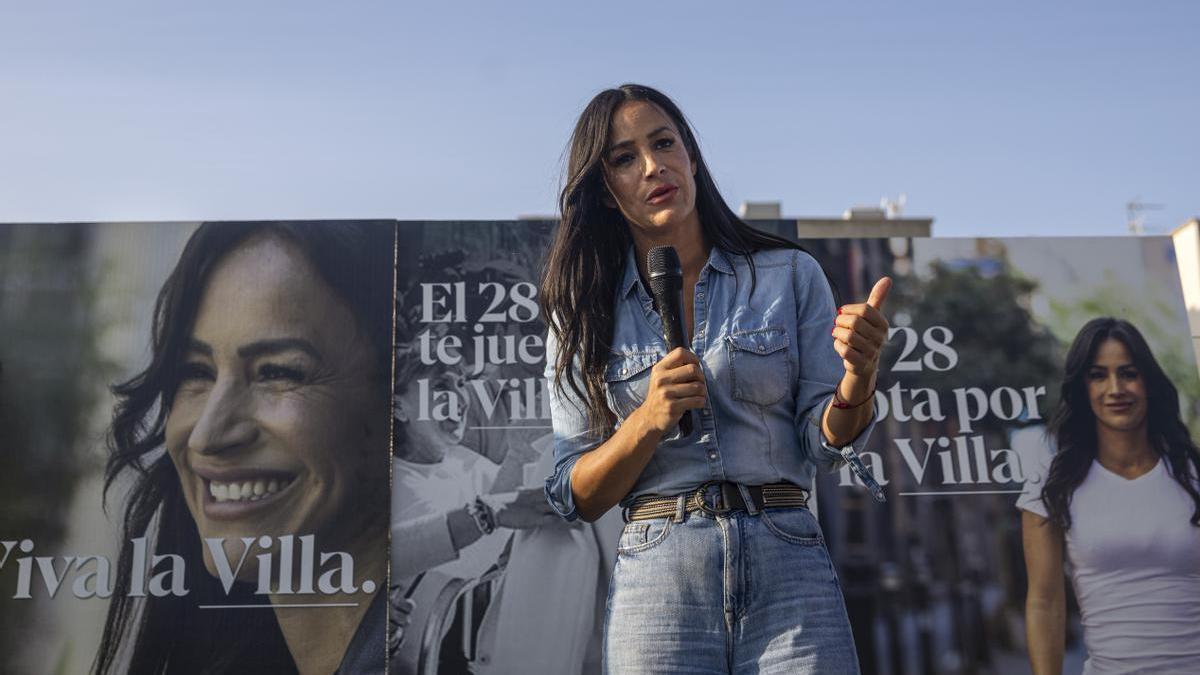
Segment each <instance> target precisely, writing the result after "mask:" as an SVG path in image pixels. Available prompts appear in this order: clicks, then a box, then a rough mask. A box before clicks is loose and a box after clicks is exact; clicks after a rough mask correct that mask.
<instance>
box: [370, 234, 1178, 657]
mask: <svg viewBox="0 0 1200 675" xmlns="http://www.w3.org/2000/svg"><path fill="white" fill-rule="evenodd" d="M760 226H765V227H767V228H768V229H770V230H772V231H774V232H776V233H782V234H785V235H786V234H788V223H787V222H786V221H772V222H769V223H763V224H760ZM553 227H554V223H553V222H552V221H497V222H401V223H400V224H399V226H398V233H399V234H398V239H399V241H400V242H401V245H400V250H399V256H398V289H399V290H398V293H397V314H396V316H397V323H396V363H397V371H396V380H395V384H396V392H395V409H394V414H395V415H396V440H395V443H394V447H393V486H392V488H393V490H392V499H393V502H392V580H391V583H392V585H391V589H390V590H391V614H390V627H389V631H390V632H389V652H390V654H391V655H392V656H391V661H390V667H391V669H392V672H397V673H422V674H429V673H461V672H475V673H511V672H555V673H598V672H600V669H601V654H600V648H601V644H600V640H601V635H602V628H603V620H604V605H605V599H606V595H607V583H608V575H609V573H610V570H611V569H612V566H613V563H614V558H615V548H616V540H617V537H618V535H619V532H620V529H621V527H622V522H621V518H620V515H619V513H617V511H618V510H617V509H614V510H613V511H611V512H610V513H608V514H607V515H606V516H604V517H603V518H601V519H600V520H599V521H597V522H595V523H583V522H574V523H565V522H562V521H559V520H555V519H554V518H553V517H551V518H544V517H539V515H538V513H539V512H538V507H537V503H536V502H537V500H538V498H539V495H540V492H541V489H542V485H543V481H544V479H545V478H546V477H547V476H548V475H549V474H550V473H551V467H552V464H553V460H552V457H551V452H552V451H551V443H550V439H551V427H550V415H549V410H548V405H547V400H546V389H545V387H547V386H548V385H547V383H546V382H545V381H544V380H543V379H542V372H543V368H544V356H545V354H544V339H545V326H544V322H543V321H542V317H540V316H539V315H538V305H537V298H536V296H537V284H538V278H539V275H540V271H541V264H542V261H543V259H544V255H545V251H546V249H547V247H548V244H549V240H550V237H551V234H552V230H553ZM800 243H801V244H802V245H803V246H804V247H805V248H806V249H807V250H808V251H809V252H810V253H811V254H812V255H813V256H814V257H815V258H816V259H817V260H818V262H820V263H821V265H822V266H823V267H824V268H825V270H826V273H827V274H828V276H829V278H830V280H831V282H832V283H833V285H834V286H835V291H836V294H837V295H838V297H839V301H840V302H844V303H845V302H857V301H861V300H862V299H863V298H865V297H866V295H867V293H868V292H869V290H870V288H871V286H872V284H873V283H874V282H875V280H876V279H878V278H879V277H880V276H883V275H889V276H891V277H892V278H893V279H894V281H895V286H894V288H893V291H892V293H891V296H890V298H889V300H888V303H887V307H886V310H885V313H886V314H887V316H888V318H889V320H890V322H891V336H890V341H889V345H888V347H887V350H886V352H885V354H884V357H883V361H882V364H881V374H880V378H879V383H878V391H877V393H876V410H877V418H878V423H877V426H876V428H875V430H874V432H873V433H872V435H871V438H870V441H869V443H868V445H867V447H866V449H865V452H864V453H863V455H862V456H863V460H864V463H865V464H866V466H867V467H869V468H870V469H871V471H872V473H873V474H874V476H875V477H876V478H877V479H878V481H879V483H880V484H881V485H882V486H883V489H884V492H885V494H886V496H887V501H886V502H885V503H882V504H880V503H876V502H875V501H874V500H872V499H871V497H870V495H869V493H868V492H867V491H866V490H865V489H864V488H863V487H862V486H861V485H860V483H859V482H858V479H857V478H856V477H855V476H854V475H853V474H852V473H851V472H850V471H849V470H848V469H844V470H841V471H837V472H834V473H831V474H827V475H824V476H822V477H820V479H819V481H818V486H817V488H818V489H817V497H818V500H817V502H818V503H817V506H818V507H819V508H818V514H819V517H820V520H821V523H822V528H823V530H824V535H825V540H826V543H827V546H828V548H829V550H830V553H831V556H832V559H833V562H834V564H835V566H836V569H837V573H838V577H839V579H840V583H841V586H842V590H843V593H844V595H845V598H846V604H847V611H848V613H849V616H850V619H851V623H852V626H853V630H854V634H855V642H856V647H857V650H858V656H859V660H860V663H861V666H862V670H863V672H871V673H1023V672H1028V671H1029V665H1028V658H1027V655H1026V645H1025V632H1024V630H1025V617H1024V601H1025V593H1026V589H1027V580H1026V579H1027V573H1026V570H1025V564H1024V560H1023V550H1022V537H1021V511H1020V510H1019V509H1018V508H1017V507H1016V503H1017V500H1018V498H1019V497H1020V496H1021V494H1022V492H1024V491H1025V490H1026V481H1027V479H1029V478H1030V476H1033V475H1035V474H1037V472H1038V470H1039V467H1044V464H1045V462H1046V461H1047V458H1048V457H1050V456H1051V454H1052V453H1053V452H1054V448H1053V445H1052V443H1050V441H1049V440H1048V437H1047V434H1046V425H1047V420H1048V419H1049V417H1050V416H1051V415H1052V414H1053V411H1054V410H1055V406H1056V405H1057V404H1058V397H1059V390H1060V389H1061V385H1062V378H1063V368H1064V358H1065V356H1066V351H1067V348H1068V346H1069V345H1070V344H1071V342H1072V340H1073V339H1074V337H1075V335H1076V333H1077V332H1078V331H1079V330H1080V328H1081V327H1082V326H1084V325H1085V324H1086V323H1087V322H1088V321H1089V320H1091V319H1094V318H1097V317H1102V316H1115V317H1119V318H1122V319H1125V320H1128V321H1129V322H1131V323H1132V324H1134V325H1135V326H1136V327H1137V328H1138V329H1140V331H1141V332H1142V333H1143V334H1144V335H1145V338H1146V341H1147V343H1148V344H1149V346H1150V349H1151V351H1152V352H1153V354H1154V357H1155V358H1156V359H1157V362H1158V363H1159V364H1160V365H1161V366H1162V368H1163V370H1164V372H1165V373H1166V374H1167V376H1168V377H1169V378H1170V380H1171V381H1172V382H1173V383H1174V385H1175V387H1176V388H1177V389H1178V392H1179V399H1180V411H1181V412H1180V415H1181V418H1182V419H1183V421H1184V422H1185V423H1186V425H1187V426H1188V428H1189V429H1190V432H1191V434H1192V435H1193V437H1196V434H1197V433H1198V432H1200V407H1198V406H1200V376H1198V373H1197V367H1196V363H1195V360H1194V358H1193V356H1192V350H1191V346H1190V341H1189V331H1188V328H1187V323H1186V314H1185V311H1184V305H1183V300H1182V294H1181V291H1180V285H1179V274H1178V270H1177V268H1176V266H1175V258H1174V253H1173V249H1172V246H1171V242H1170V240H1169V239H1168V238H1165V237H1123V238H1074V239H1066V238H1021V239H907V238H897V239H824V240H806V241H803V242H800ZM477 499H481V500H483V501H484V502H486V503H488V504H489V505H490V506H493V507H494V508H506V509H509V510H510V514H511V516H512V517H510V518H509V519H508V520H509V522H510V524H511V527H504V526H499V527H489V524H488V523H474V522H471V521H470V520H469V519H466V517H468V516H470V515H471V513H472V512H473V511H475V509H474V507H473V505H475V504H476V500H477ZM1130 508H1134V509H1136V508H1137V504H1136V503H1134V504H1131V505H1130ZM1146 515H1147V517H1150V516H1151V515H1152V514H1146ZM491 525H494V523H493V524H491ZM456 528H457V529H456ZM483 530H487V532H486V533H483ZM1064 583H1066V587H1067V593H1068V595H1069V598H1068V608H1067V623H1066V626H1065V634H1066V653H1065V665H1066V668H1065V669H1066V672H1080V670H1081V669H1082V667H1083V663H1084V661H1085V660H1086V659H1087V658H1088V655H1087V653H1086V648H1085V646H1084V641H1083V624H1082V622H1081V618H1080V610H1079V605H1078V603H1077V601H1076V600H1075V599H1074V597H1073V593H1072V585H1071V583H1070V580H1069V579H1068V580H1065V581H1064Z"/></svg>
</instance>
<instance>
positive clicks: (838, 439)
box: [821, 372, 875, 447]
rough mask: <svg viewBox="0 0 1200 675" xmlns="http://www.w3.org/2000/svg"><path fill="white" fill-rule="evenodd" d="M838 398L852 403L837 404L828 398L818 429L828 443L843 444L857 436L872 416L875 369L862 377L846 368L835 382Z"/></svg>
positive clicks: (873, 412)
mask: <svg viewBox="0 0 1200 675" xmlns="http://www.w3.org/2000/svg"><path fill="white" fill-rule="evenodd" d="M837 398H838V400H841V401H844V402H846V403H849V404H851V405H853V406H854V407H853V408H837V407H835V406H834V405H833V403H832V402H831V403H830V404H829V407H827V408H826V409H825V416H824V418H823V422H824V423H823V424H822V425H821V431H822V432H823V433H824V434H825V440H827V441H829V444H830V445H833V446H836V447H842V446H843V445H849V444H850V442H851V441H853V440H854V439H855V438H858V435H859V434H860V433H862V430H863V429H865V428H866V427H867V425H868V424H870V423H871V418H872V417H874V416H875V401H874V398H875V373H871V374H870V375H868V376H865V377H864V376H862V375H857V374H855V373H852V372H847V373H846V375H845V376H844V377H842V381H841V382H839V383H838V393H837ZM868 399H870V400H868Z"/></svg>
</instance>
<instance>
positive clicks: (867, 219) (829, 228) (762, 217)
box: [738, 195, 933, 239]
mask: <svg viewBox="0 0 1200 675" xmlns="http://www.w3.org/2000/svg"><path fill="white" fill-rule="evenodd" d="M904 201H905V199H904V196H903V195H901V196H900V198H899V199H898V200H896V201H892V200H889V199H887V198H884V199H881V200H880V202H879V206H854V207H851V208H849V209H846V211H845V212H844V213H843V214H842V216H841V217H840V218H837V217H798V218H785V217H784V216H783V205H782V204H781V203H780V202H742V207H741V208H740V209H739V210H738V215H740V216H741V217H742V218H744V219H746V220H752V221H754V224H755V225H758V226H761V225H762V224H763V223H764V221H771V222H774V223H778V224H779V225H782V226H784V227H786V226H787V224H789V223H790V224H792V225H793V226H794V228H795V230H794V232H793V235H794V236H795V237H796V238H798V239H838V238H842V237H845V238H852V239H873V238H892V237H930V236H933V218H905V217H904V216H903V210H904ZM771 229H774V228H771ZM786 229H791V228H786Z"/></svg>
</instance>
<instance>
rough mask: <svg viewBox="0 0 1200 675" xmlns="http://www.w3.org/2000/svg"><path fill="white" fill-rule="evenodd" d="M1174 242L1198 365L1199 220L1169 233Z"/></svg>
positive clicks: (1199, 351) (1199, 353) (1199, 321)
mask: <svg viewBox="0 0 1200 675" xmlns="http://www.w3.org/2000/svg"><path fill="white" fill-rule="evenodd" d="M1171 239H1173V240H1174V241H1175V259H1176V261H1177V263H1178V265H1179V280H1180V282H1181V283H1182V284H1183V302H1184V304H1186V305H1187V311H1188V326H1190V327H1191V330H1192V347H1194V348H1195V350H1196V363H1197V364H1200V219H1196V218H1192V219H1191V220H1189V221H1187V222H1186V223H1184V224H1183V225H1180V226H1179V227H1177V228H1175V231H1174V232H1172V233H1171Z"/></svg>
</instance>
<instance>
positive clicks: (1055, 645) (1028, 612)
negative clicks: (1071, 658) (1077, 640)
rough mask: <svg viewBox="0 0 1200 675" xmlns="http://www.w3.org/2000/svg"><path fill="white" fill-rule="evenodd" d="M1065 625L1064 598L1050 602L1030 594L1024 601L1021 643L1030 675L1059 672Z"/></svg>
mask: <svg viewBox="0 0 1200 675" xmlns="http://www.w3.org/2000/svg"><path fill="white" fill-rule="evenodd" d="M1066 625H1067V611H1066V598H1065V597H1063V595H1062V594H1059V595H1058V597H1050V598H1039V597H1035V596H1033V595H1032V594H1031V595H1029V596H1028V597H1026V599H1025V641H1026V644H1027V645H1028V648H1029V663H1030V665H1032V666H1033V674H1034V675H1050V674H1051V673H1053V675H1058V674H1059V673H1061V672H1062V664H1063V647H1064V644H1065V642H1066Z"/></svg>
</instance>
